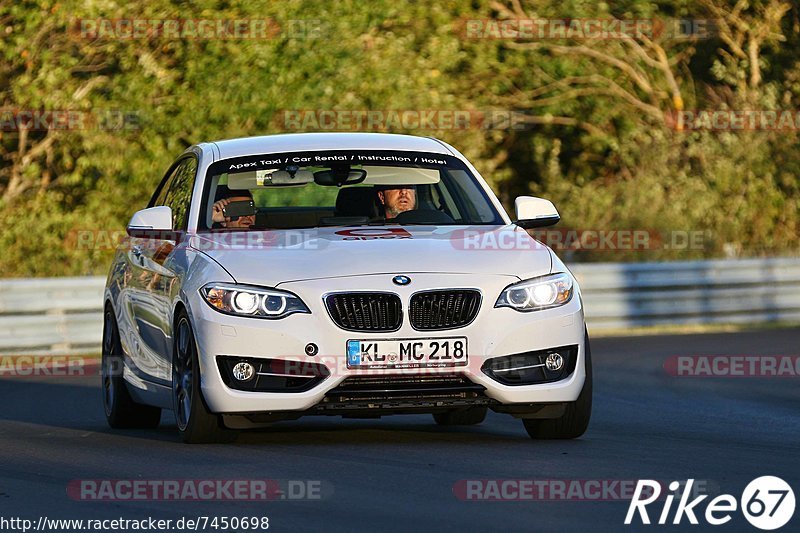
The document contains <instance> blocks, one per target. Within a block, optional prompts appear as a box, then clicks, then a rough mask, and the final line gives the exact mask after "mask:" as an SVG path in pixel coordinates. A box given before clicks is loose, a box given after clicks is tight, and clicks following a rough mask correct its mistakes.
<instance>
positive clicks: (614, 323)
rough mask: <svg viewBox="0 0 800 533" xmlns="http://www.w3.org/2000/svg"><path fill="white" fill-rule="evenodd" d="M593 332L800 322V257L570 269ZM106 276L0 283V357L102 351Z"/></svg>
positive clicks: (593, 266)
mask: <svg viewBox="0 0 800 533" xmlns="http://www.w3.org/2000/svg"><path fill="white" fill-rule="evenodd" d="M571 269H572V272H573V273H574V274H575V276H576V278H577V279H578V281H579V282H580V284H581V289H582V290H583V297H584V303H585V305H586V321H587V323H588V325H589V328H590V329H592V330H599V329H609V328H613V329H616V328H633V327H640V326H658V325H672V324H736V323H764V322H800V258H798V259H743V260H720V261H692V262H665V263H630V264H627V263H587V264H576V265H572V266H571ZM104 283H105V278H102V277H85V278H42V279H7V280H0V354H32V353H39V354H68V353H73V354H74V353H92V352H98V351H99V349H100V340H101V337H102V324H103V316H102V315H103V313H102V295H103V285H104Z"/></svg>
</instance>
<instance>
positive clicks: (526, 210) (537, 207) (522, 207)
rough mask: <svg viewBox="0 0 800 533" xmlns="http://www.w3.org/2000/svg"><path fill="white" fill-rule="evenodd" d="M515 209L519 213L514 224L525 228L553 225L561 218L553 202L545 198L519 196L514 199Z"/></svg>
mask: <svg viewBox="0 0 800 533" xmlns="http://www.w3.org/2000/svg"><path fill="white" fill-rule="evenodd" d="M514 209H515V211H516V214H517V220H515V221H514V224H516V225H517V226H519V227H521V228H524V229H530V228H543V227H546V226H552V225H554V224H557V223H558V221H559V220H561V216H560V215H559V214H558V211H556V206H554V205H553V202H551V201H550V200H545V199H544V198H536V197H535V196H519V197H517V199H516V200H514Z"/></svg>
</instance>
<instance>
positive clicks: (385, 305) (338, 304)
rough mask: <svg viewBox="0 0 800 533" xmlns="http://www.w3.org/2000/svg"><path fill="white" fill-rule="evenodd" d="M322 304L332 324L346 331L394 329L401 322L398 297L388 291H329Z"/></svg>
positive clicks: (398, 327)
mask: <svg viewBox="0 0 800 533" xmlns="http://www.w3.org/2000/svg"><path fill="white" fill-rule="evenodd" d="M325 306H326V307H327V308H328V313H330V315H331V318H332V319H333V321H334V322H335V323H336V325H337V326H339V327H340V328H342V329H346V330H348V331H396V330H398V329H400V324H402V322H403V310H402V305H401V304H400V297H399V296H397V295H396V294H394V293H390V292H348V293H336V294H329V295H328V296H326V297H325Z"/></svg>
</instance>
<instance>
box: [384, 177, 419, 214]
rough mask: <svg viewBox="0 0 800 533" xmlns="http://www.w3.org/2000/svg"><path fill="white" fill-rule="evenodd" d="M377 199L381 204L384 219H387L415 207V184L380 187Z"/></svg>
mask: <svg viewBox="0 0 800 533" xmlns="http://www.w3.org/2000/svg"><path fill="white" fill-rule="evenodd" d="M378 200H379V201H380V203H381V205H383V210H384V212H385V213H386V220H389V219H392V218H395V217H396V216H397V215H399V214H400V213H403V212H405V211H411V210H412V209H416V208H417V188H416V186H415V185H401V186H396V187H393V186H387V187H380V188H379V189H378Z"/></svg>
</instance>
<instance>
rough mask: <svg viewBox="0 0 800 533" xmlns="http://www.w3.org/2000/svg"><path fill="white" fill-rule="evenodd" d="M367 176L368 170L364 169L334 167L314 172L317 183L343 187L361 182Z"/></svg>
mask: <svg viewBox="0 0 800 533" xmlns="http://www.w3.org/2000/svg"><path fill="white" fill-rule="evenodd" d="M366 177H367V171H366V170H362V169H352V170H351V169H350V168H332V169H330V170H319V171H317V172H314V182H316V184H317V185H325V186H333V185H336V186H337V187H341V186H343V185H355V184H357V183H361V182H362V181H364V180H365V179H366Z"/></svg>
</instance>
